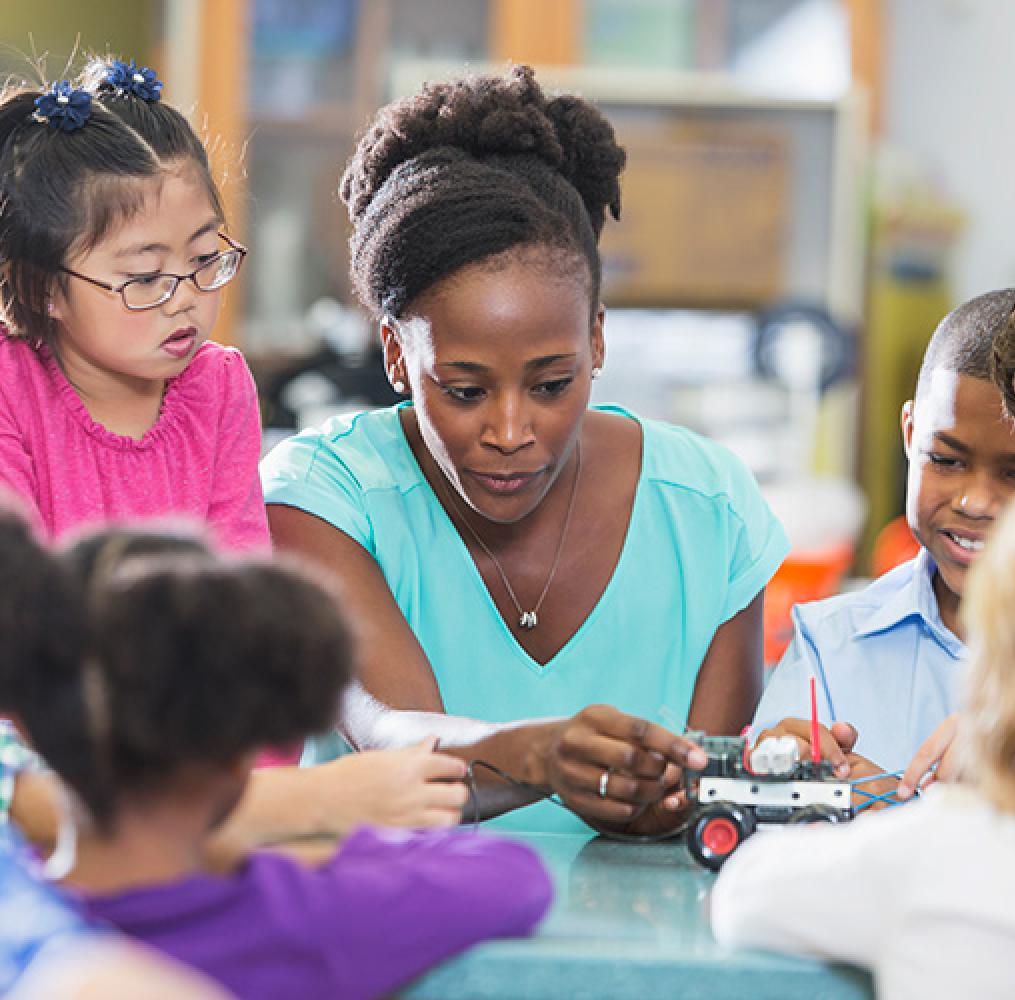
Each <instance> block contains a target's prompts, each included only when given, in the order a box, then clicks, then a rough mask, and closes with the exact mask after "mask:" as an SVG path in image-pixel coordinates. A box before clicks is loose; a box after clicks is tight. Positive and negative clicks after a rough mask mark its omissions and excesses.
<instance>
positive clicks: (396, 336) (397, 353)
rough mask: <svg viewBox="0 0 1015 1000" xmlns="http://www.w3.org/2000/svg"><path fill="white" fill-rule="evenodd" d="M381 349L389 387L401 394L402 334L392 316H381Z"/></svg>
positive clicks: (402, 378)
mask: <svg viewBox="0 0 1015 1000" xmlns="http://www.w3.org/2000/svg"><path fill="white" fill-rule="evenodd" d="M381 351H382V352H383V355H384V371H385V374H386V375H387V376H388V381H389V382H390V383H391V388H392V389H394V390H395V392H397V393H399V394H401V393H403V392H405V391H406V379H407V376H406V372H405V354H404V353H403V350H402V336H401V331H400V329H399V325H398V321H397V320H396V319H395V317H394V316H390V315H388V314H385V315H384V316H382V317H381Z"/></svg>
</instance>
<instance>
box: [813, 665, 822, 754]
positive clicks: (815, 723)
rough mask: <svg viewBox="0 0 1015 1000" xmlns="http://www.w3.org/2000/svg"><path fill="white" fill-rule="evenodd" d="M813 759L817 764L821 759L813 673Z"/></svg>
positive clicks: (816, 698) (816, 696)
mask: <svg viewBox="0 0 1015 1000" xmlns="http://www.w3.org/2000/svg"><path fill="white" fill-rule="evenodd" d="M811 760H812V761H813V762H814V763H815V764H817V763H818V762H819V761H820V760H821V738H820V736H819V735H818V694H817V687H816V686H815V681H814V675H813V674H812V675H811Z"/></svg>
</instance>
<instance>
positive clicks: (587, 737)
mask: <svg viewBox="0 0 1015 1000" xmlns="http://www.w3.org/2000/svg"><path fill="white" fill-rule="evenodd" d="M705 763H706V758H705V753H704V751H703V750H701V749H700V748H699V747H696V746H695V745H694V744H693V743H692V742H690V741H689V740H687V739H685V738H684V737H682V736H676V735H674V734H673V733H671V732H670V731H669V730H667V729H664V728H663V727H662V726H657V725H655V724H654V723H651V722H647V721H646V720H644V719H639V718H636V717H635V716H632V715H627V714H625V713H624V712H621V711H619V710H617V709H615V708H613V707H611V706H609V705H591V706H589V707H588V708H585V709H583V710H582V711H581V712H579V713H578V714H577V715H575V716H572V717H571V718H569V719H565V720H563V721H561V722H558V723H555V724H554V725H553V731H552V733H551V737H550V740H549V742H548V743H547V745H546V751H545V760H544V762H543V766H544V771H545V783H546V784H547V785H549V786H550V787H551V788H552V789H553V790H554V791H555V792H556V793H557V794H558V795H559V796H560V797H561V799H562V801H563V802H564V803H565V805H567V806H569V807H570V808H571V809H573V810H574V811H575V812H576V813H578V814H579V815H580V816H582V817H583V818H587V819H589V820H591V821H593V823H595V824H599V825H603V824H605V825H609V826H613V827H628V826H629V825H630V824H631V823H632V822H634V821H636V820H638V818H639V817H640V816H642V814H643V813H645V812H646V810H647V809H648V808H649V807H650V806H651V807H656V808H655V811H656V812H658V811H659V809H660V808H662V811H663V812H664V813H666V812H670V811H671V810H670V807H669V806H666V807H662V805H661V804H662V803H663V801H664V800H666V799H667V798H668V797H669V799H670V801H671V802H673V803H676V801H677V798H678V796H677V790H678V788H679V786H680V782H681V776H682V773H683V768H684V767H685V766H688V765H690V766H692V767H704V766H705ZM670 825H671V826H675V825H676V817H674V818H673V822H672V823H671V824H670ZM637 832H640V831H637Z"/></svg>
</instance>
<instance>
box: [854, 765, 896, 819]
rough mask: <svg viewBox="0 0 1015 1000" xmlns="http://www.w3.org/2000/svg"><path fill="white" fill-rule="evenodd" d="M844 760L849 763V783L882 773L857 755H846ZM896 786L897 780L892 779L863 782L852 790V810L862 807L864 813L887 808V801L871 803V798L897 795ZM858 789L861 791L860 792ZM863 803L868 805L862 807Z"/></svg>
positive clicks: (878, 768) (882, 770) (877, 766)
mask: <svg viewBox="0 0 1015 1000" xmlns="http://www.w3.org/2000/svg"><path fill="white" fill-rule="evenodd" d="M846 760H847V761H848V762H849V780H850V781H856V780H857V779H859V778H866V777H869V776H870V775H874V774H882V773H883V772H884V768H883V767H881V766H880V765H878V764H875V763H874V762H873V761H870V760H868V759H867V758H866V757H861V756H860V754H858V753H849V754H847V755H846ZM898 786H899V781H898V779H897V778H892V777H887V778H879V779H878V780H877V781H864V782H862V783H861V784H859V785H857V786H856V787H855V788H854V789H853V808H854V809H855V808H857V807H858V806H863V811H864V812H867V811H868V810H873V809H884V808H885V806H889V805H891V804H892V803H891V802H887V801H885V802H871V796H874V797H877V796H879V795H889V794H891V793H897V792H898ZM858 789H862V791H861V790H858ZM865 802H870V805H864V803H865Z"/></svg>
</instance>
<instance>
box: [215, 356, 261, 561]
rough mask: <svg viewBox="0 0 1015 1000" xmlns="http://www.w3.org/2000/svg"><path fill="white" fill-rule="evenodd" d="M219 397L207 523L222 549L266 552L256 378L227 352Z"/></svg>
mask: <svg viewBox="0 0 1015 1000" xmlns="http://www.w3.org/2000/svg"><path fill="white" fill-rule="evenodd" d="M220 399H221V407H220V410H219V434H218V440H217V443H216V448H215V471H214V481H213V489H212V496H211V502H210V504H209V507H208V524H209V526H210V528H211V530H212V533H213V535H214V537H215V539H216V540H217V541H218V542H219V544H221V545H222V546H223V547H224V548H227V549H231V550H235V551H265V550H267V549H269V548H270V547H271V541H270V538H269V536H268V517H267V512H266V511H265V507H264V494H263V493H262V492H261V479H260V476H259V475H258V472H257V463H258V461H259V460H260V457H261V417H260V412H259V410H258V405H257V390H256V388H255V386H254V379H253V376H252V375H251V374H250V369H249V368H248V367H247V363H246V362H245V361H244V360H243V355H241V354H240V352H239V351H236V350H229V351H227V352H225V353H224V355H223V362H222V369H221V385H220Z"/></svg>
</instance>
